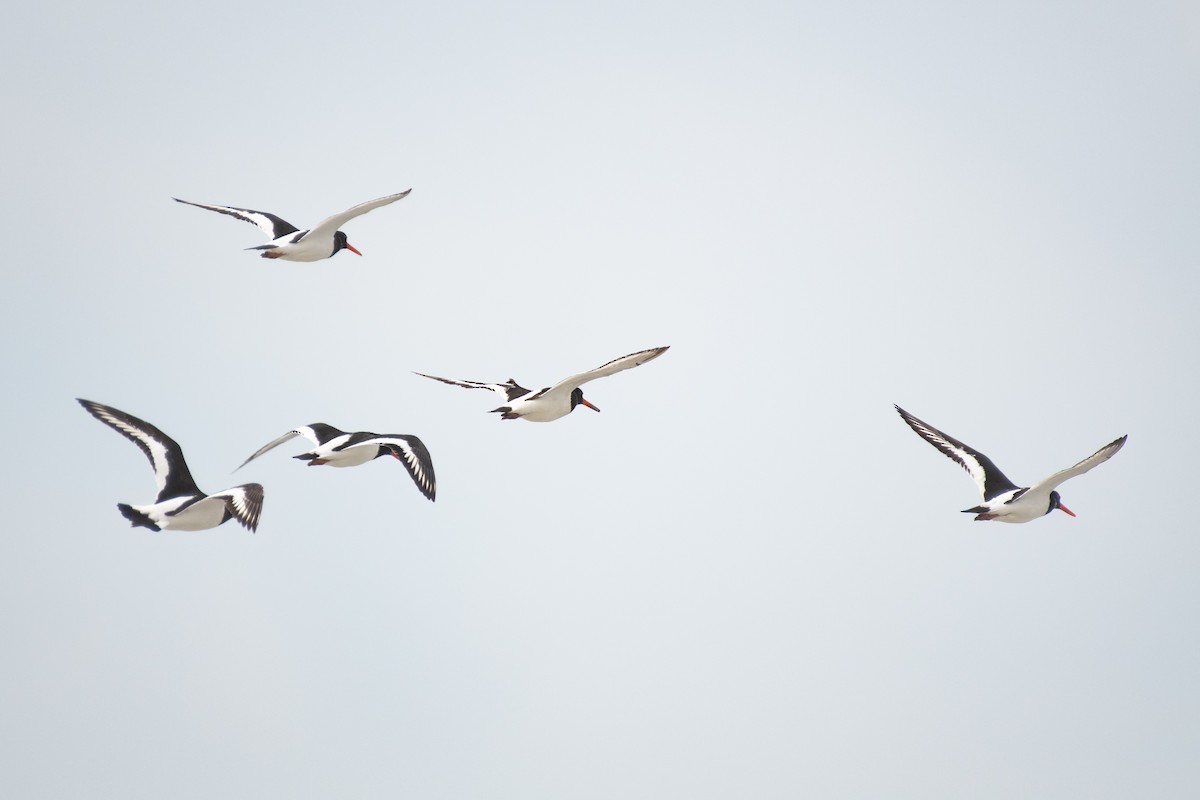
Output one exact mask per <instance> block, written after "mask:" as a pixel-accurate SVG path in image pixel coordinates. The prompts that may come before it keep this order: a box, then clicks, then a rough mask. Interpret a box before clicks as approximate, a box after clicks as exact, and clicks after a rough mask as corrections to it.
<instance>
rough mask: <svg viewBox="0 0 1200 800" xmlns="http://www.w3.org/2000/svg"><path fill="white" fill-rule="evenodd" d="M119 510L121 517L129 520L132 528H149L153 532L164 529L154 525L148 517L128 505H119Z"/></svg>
mask: <svg viewBox="0 0 1200 800" xmlns="http://www.w3.org/2000/svg"><path fill="white" fill-rule="evenodd" d="M117 510H118V511H120V512H121V516H123V517H125V519H127V520H129V522H130V527H131V528H138V527H141V528H149V529H150V530H152V531H161V530H162V528H160V527H158V526H157V525H155V524H154V521H153V520H151V519H150V518H149V517H148V516H146V515H145V514H143V513H142V512H140V511H138V510H137V509H135V508H134V507H133V506H131V505H129V504H127V503H117Z"/></svg>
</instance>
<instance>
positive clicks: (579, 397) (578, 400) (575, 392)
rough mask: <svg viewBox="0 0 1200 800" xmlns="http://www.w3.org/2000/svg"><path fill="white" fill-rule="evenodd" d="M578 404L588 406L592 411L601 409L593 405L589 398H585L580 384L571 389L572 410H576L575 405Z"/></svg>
mask: <svg viewBox="0 0 1200 800" xmlns="http://www.w3.org/2000/svg"><path fill="white" fill-rule="evenodd" d="M578 405H584V406H587V407H588V408H590V409H591V410H592V411H599V410H600V409H598V408H596V407H595V406H594V405H592V404H591V403H589V402H588V401H587V400H584V399H583V389H580V388H579V387H578V386H576V387H575V388H574V389H572V390H571V410H572V411H574V410H575V406H578Z"/></svg>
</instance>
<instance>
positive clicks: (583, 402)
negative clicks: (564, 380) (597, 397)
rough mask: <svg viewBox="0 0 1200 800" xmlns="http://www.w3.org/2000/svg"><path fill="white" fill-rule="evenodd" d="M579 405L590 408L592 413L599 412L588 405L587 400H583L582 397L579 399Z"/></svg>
mask: <svg viewBox="0 0 1200 800" xmlns="http://www.w3.org/2000/svg"><path fill="white" fill-rule="evenodd" d="M579 403H580V405H585V406H587V407H588V408H590V409H591V410H592V411H596V412H599V411H600V409H598V408H596V407H595V406H594V405H592V404H591V403H589V402H588V401H587V400H584V399H583V398H582V397H581V398H579Z"/></svg>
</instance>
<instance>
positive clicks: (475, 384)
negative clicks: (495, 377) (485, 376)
mask: <svg viewBox="0 0 1200 800" xmlns="http://www.w3.org/2000/svg"><path fill="white" fill-rule="evenodd" d="M413 374H414V375H420V376H421V377H422V378H429V379H430V380H434V381H441V382H442V383H448V384H450V385H451V386H461V387H463V388H464V389H487V390H488V391H489V392H495V393H496V394H498V395H500V396H501V397H503V398H504V400H505V401H506V402H509V403H511V402H512V401H513V400H516V399H517V398H518V397H524V396H525V395H527V394H529V390H528V389H526V388H525V387H524V386H521V385H520V384H518V383H517V382H516V381H515V380H513V379H512V378H509V379H508V382H507V383H482V382H480V381H465V380H457V379H455V378H439V377H438V376H437V375H426V374H425V373H424V372H414V373H413Z"/></svg>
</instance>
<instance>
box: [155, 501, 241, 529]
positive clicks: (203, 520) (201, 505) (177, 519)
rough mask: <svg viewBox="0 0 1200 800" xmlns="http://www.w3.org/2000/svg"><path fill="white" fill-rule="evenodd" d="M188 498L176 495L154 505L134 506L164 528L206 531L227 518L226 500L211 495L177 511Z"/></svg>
mask: <svg viewBox="0 0 1200 800" xmlns="http://www.w3.org/2000/svg"><path fill="white" fill-rule="evenodd" d="M187 499H188V498H179V497H176V498H173V499H171V500H164V501H163V502H161V503H155V504H154V505H149V506H134V507H133V508H134V510H136V511H140V512H142V513H143V514H145V515H146V516H147V517H149V518H150V519H151V520H152V521H153V522H154V524H155V525H157V526H158V527H160V528H162V529H163V530H173V531H205V530H208V529H209V528H215V527H217V526H218V525H220V524H221V522H222V521H223V520H224V519H225V501H224V500H222V499H214V498H211V497H206V498H204V499H203V500H200V501H198V502H195V503H192V504H191V505H190V506H187V507H186V508H184V509H183V510H182V511H180V512H178V513H175V511H176V509H178V508H179V507H180V506H182V505H184V503H185V502H186V501H187Z"/></svg>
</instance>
